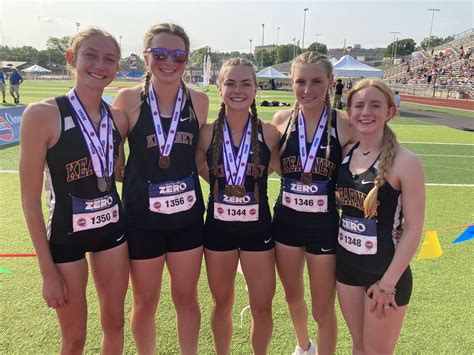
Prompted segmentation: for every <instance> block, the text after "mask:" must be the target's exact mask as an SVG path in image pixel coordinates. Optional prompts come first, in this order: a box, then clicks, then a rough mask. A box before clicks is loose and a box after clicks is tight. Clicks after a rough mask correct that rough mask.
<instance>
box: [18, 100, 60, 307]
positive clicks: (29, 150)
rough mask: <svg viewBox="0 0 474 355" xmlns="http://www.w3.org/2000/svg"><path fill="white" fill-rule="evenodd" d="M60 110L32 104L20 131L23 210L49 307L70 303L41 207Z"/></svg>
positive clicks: (27, 110) (45, 104) (44, 104)
mask: <svg viewBox="0 0 474 355" xmlns="http://www.w3.org/2000/svg"><path fill="white" fill-rule="evenodd" d="M58 115H59V111H58V109H57V107H54V106H53V104H52V103H39V104H35V105H31V106H29V107H28V108H27V109H26V110H25V112H24V114H23V118H22V123H21V131H20V141H21V146H20V187H21V201H22V206H23V213H24V215H25V220H26V224H27V227H28V231H29V233H30V237H31V240H32V242H33V246H34V248H35V250H36V254H37V257H38V262H39V267H40V272H41V275H42V278H43V298H44V299H45V301H46V303H47V305H48V307H53V308H58V307H61V306H62V305H63V304H64V303H67V299H68V291H67V287H66V284H65V282H64V279H63V278H62V276H61V274H60V273H59V270H58V268H57V267H56V265H55V264H54V262H53V259H52V257H51V252H50V250H49V244H48V240H47V234H46V226H45V223H44V216H43V212H42V207H41V191H42V185H43V169H44V166H45V161H46V152H47V150H48V146H49V145H50V144H51V142H53V141H55V137H54V135H55V132H56V129H55V128H57V127H56V126H57V125H58V123H57V122H58V121H57V120H56V121H54V120H53V119H54V118H56V117H58Z"/></svg>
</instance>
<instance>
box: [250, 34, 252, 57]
mask: <svg viewBox="0 0 474 355" xmlns="http://www.w3.org/2000/svg"><path fill="white" fill-rule="evenodd" d="M250 55H252V38H250Z"/></svg>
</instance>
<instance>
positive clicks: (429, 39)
mask: <svg viewBox="0 0 474 355" xmlns="http://www.w3.org/2000/svg"><path fill="white" fill-rule="evenodd" d="M428 11H431V12H432V13H433V14H432V15H431V27H430V36H429V37H428V49H430V46H431V33H432V32H433V21H434V14H435V12H438V11H439V9H428Z"/></svg>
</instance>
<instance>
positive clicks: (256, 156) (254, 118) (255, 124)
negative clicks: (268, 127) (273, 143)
mask: <svg viewBox="0 0 474 355" xmlns="http://www.w3.org/2000/svg"><path fill="white" fill-rule="evenodd" d="M250 112H251V113H250V124H251V125H252V138H251V145H252V150H253V158H252V164H253V167H254V170H253V174H252V175H253V177H254V178H255V179H257V178H258V177H259V176H260V144H258V128H259V126H260V122H259V120H258V114H257V106H256V104H255V100H253V102H252V104H251V105H250Z"/></svg>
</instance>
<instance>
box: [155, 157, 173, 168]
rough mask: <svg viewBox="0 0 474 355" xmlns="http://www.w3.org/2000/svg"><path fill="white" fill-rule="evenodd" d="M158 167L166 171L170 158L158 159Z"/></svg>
mask: <svg viewBox="0 0 474 355" xmlns="http://www.w3.org/2000/svg"><path fill="white" fill-rule="evenodd" d="M158 165H159V166H160V168H161V169H168V168H169V167H170V165H171V158H170V156H169V155H168V156H166V157H163V156H161V157H160V159H159V160H158Z"/></svg>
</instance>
